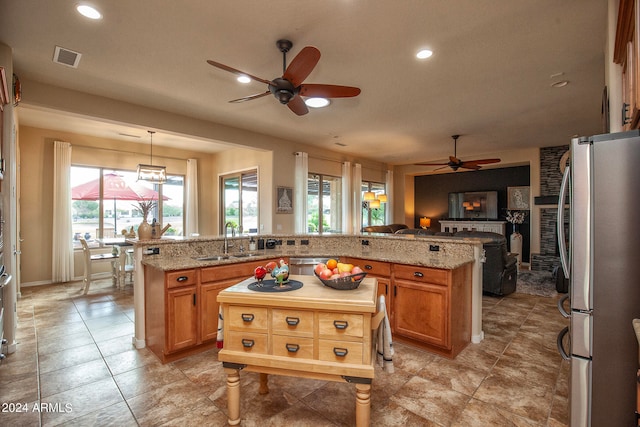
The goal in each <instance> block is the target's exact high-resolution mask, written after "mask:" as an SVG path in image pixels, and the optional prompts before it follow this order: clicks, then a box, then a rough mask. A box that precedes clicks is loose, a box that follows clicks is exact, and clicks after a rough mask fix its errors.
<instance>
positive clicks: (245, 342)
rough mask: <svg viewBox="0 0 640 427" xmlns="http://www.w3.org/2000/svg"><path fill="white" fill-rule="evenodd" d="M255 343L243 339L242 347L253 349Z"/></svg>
mask: <svg viewBox="0 0 640 427" xmlns="http://www.w3.org/2000/svg"><path fill="white" fill-rule="evenodd" d="M255 343H256V342H255V341H254V340H250V339H246V338H243V339H242V346H243V347H244V348H251V347H253V346H254V345H255Z"/></svg>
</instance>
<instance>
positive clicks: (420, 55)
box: [416, 49, 433, 59]
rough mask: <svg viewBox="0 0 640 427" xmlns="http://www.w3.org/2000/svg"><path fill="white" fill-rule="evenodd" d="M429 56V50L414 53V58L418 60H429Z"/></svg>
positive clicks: (431, 52)
mask: <svg viewBox="0 0 640 427" xmlns="http://www.w3.org/2000/svg"><path fill="white" fill-rule="evenodd" d="M431 55H433V51H431V50H429V49H422V50H421V51H418V53H416V57H417V58H418V59H426V58H429V57H430V56H431Z"/></svg>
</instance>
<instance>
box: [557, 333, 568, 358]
mask: <svg viewBox="0 0 640 427" xmlns="http://www.w3.org/2000/svg"><path fill="white" fill-rule="evenodd" d="M568 333H569V327H568V326H565V327H564V328H562V330H561V331H560V332H559V333H558V338H557V339H556V345H557V346H558V352H559V353H560V356H562V358H563V359H564V360H570V359H571V356H569V353H567V351H566V350H565V349H564V346H563V345H562V340H563V339H564V336H565V335H567V334H568ZM569 339H571V336H569Z"/></svg>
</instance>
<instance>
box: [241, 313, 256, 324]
mask: <svg viewBox="0 0 640 427" xmlns="http://www.w3.org/2000/svg"><path fill="white" fill-rule="evenodd" d="M253 319H254V315H253V314H251V313H242V320H243V321H245V322H253Z"/></svg>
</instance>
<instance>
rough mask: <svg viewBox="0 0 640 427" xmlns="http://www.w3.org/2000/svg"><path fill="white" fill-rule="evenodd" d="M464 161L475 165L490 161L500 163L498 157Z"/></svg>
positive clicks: (485, 163) (486, 163)
mask: <svg viewBox="0 0 640 427" xmlns="http://www.w3.org/2000/svg"><path fill="white" fill-rule="evenodd" d="M466 163H475V164H477V165H488V164H490V163H500V159H479V160H469V161H468V162H466Z"/></svg>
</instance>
